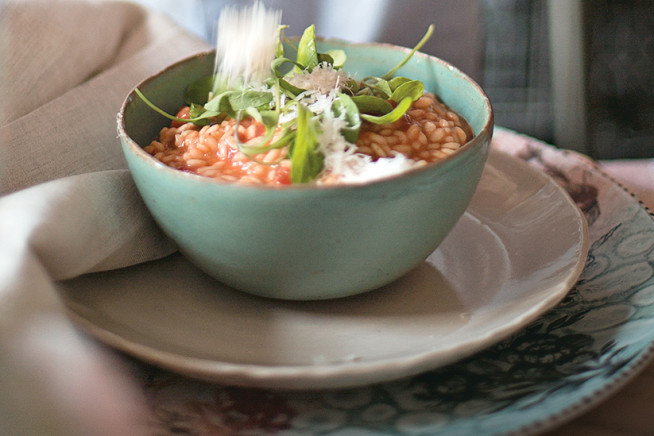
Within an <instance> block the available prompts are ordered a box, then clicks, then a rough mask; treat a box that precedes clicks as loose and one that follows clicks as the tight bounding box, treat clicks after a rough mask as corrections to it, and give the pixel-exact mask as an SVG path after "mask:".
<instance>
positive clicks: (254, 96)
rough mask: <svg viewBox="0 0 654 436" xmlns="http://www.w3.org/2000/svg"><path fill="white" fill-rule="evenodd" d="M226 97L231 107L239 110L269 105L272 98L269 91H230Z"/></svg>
mask: <svg viewBox="0 0 654 436" xmlns="http://www.w3.org/2000/svg"><path fill="white" fill-rule="evenodd" d="M227 98H228V99H229V104H230V106H231V107H232V109H233V110H235V111H240V110H245V109H248V108H252V107H253V108H259V107H261V106H264V105H269V104H270V102H271V101H272V100H273V94H272V92H270V91H253V90H248V91H232V92H230V93H228V94H227Z"/></svg>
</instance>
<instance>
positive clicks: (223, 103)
mask: <svg viewBox="0 0 654 436" xmlns="http://www.w3.org/2000/svg"><path fill="white" fill-rule="evenodd" d="M284 29H285V26H280V27H279V29H278V31H277V35H276V38H277V41H276V46H275V54H276V58H275V59H274V60H273V62H272V63H271V75H270V78H269V79H267V80H266V81H265V82H264V83H263V84H250V83H242V82H243V81H242V80H241V81H240V82H238V81H237V82H236V83H234V82H233V81H230V82H229V83H230V85H229V86H228V85H227V83H228V81H227V79H226V78H224V77H221V76H219V75H217V74H215V75H213V76H208V77H204V78H202V79H199V80H197V81H195V82H193V83H191V84H189V86H188V87H187V89H186V92H185V95H184V101H185V103H186V104H188V105H189V108H190V110H189V119H183V118H179V117H177V116H175V115H171V114H168V113H166V112H165V111H163V110H162V109H160V108H158V107H157V106H156V105H155V104H153V103H152V102H151V101H149V100H148V99H147V98H146V97H145V96H144V95H143V93H141V91H140V90H138V89H136V90H135V92H136V94H137V95H138V96H139V97H140V98H141V99H142V100H143V101H144V102H145V103H146V104H147V105H148V106H149V107H151V108H152V109H153V110H154V111H156V112H157V113H159V114H161V115H163V116H165V117H167V118H169V119H171V120H174V121H178V122H191V123H194V124H197V125H206V124H209V123H211V122H220V121H222V120H223V119H224V118H225V117H230V118H233V119H235V120H236V121H237V123H239V122H240V120H242V119H243V118H244V117H248V116H249V117H252V118H253V119H255V120H256V121H258V122H260V123H262V124H263V125H264V126H265V128H266V133H265V134H264V135H263V136H262V137H261V138H259V139H258V140H257V141H255V143H252V142H248V143H242V142H240V141H239V138H238V135H236V134H235V139H236V143H237V144H238V147H239V150H240V151H241V152H243V153H244V154H246V155H247V156H249V157H250V158H251V159H253V160H256V158H255V156H256V155H257V154H260V153H264V152H266V151H268V150H270V149H273V148H281V147H288V156H285V157H283V158H290V159H291V182H292V183H307V182H311V181H312V180H315V178H316V177H318V175H319V174H320V173H321V171H322V170H323V161H324V156H323V155H322V152H321V150H320V135H321V132H322V129H321V125H322V123H323V122H326V120H328V119H333V118H338V119H341V120H342V121H343V124H344V127H342V128H341V130H340V132H341V134H342V135H343V138H345V140H346V141H348V142H350V143H352V144H354V143H356V141H357V138H358V135H359V129H360V127H361V121H362V120H365V121H368V122H370V123H375V124H389V123H393V122H395V121H397V120H399V119H400V118H401V117H402V116H403V115H404V114H405V113H406V111H407V110H408V109H409V108H410V107H411V104H412V103H413V102H414V101H415V100H417V99H419V98H420V97H421V96H422V94H423V92H424V85H423V84H422V82H420V81H418V80H411V79H408V78H406V77H401V76H397V77H396V76H395V74H396V73H397V71H398V70H399V69H400V68H402V66H404V65H405V64H406V63H407V62H408V61H409V59H410V58H411V57H412V56H413V55H414V54H415V53H416V52H417V51H418V50H419V49H420V48H421V47H422V46H423V45H424V44H425V43H426V42H427V40H428V39H429V38H430V37H431V35H432V33H433V26H429V28H428V29H427V33H426V34H425V35H424V36H423V38H422V39H421V40H420V41H419V42H418V44H417V45H416V46H415V47H414V48H413V50H411V52H410V53H409V54H408V55H407V56H406V57H405V58H404V59H403V60H402V61H401V62H399V63H398V64H397V65H395V66H394V67H393V68H391V69H390V70H389V71H388V72H387V73H386V74H384V75H382V76H380V77H367V78H364V79H362V80H355V79H354V78H352V77H349V78H347V80H346V84H345V86H344V87H343V88H342V89H341V91H340V92H339V93H337V94H336V96H335V97H334V98H333V100H331V106H330V109H329V111H328V112H320V111H319V112H316V113H314V112H312V111H311V110H310V109H309V107H308V106H307V104H305V103H304V102H303V98H304V97H305V96H306V95H307V93H310V91H308V90H306V89H303V88H300V87H298V86H296V85H294V84H293V83H292V82H293V77H294V76H295V75H298V74H310V73H311V72H312V71H313V70H314V69H316V68H331V69H333V70H339V69H341V68H342V67H343V65H344V64H345V62H346V59H347V56H346V54H345V52H344V51H343V50H329V51H327V52H325V53H322V52H319V51H318V47H317V44H316V36H315V27H314V26H313V25H311V26H309V27H307V28H306V29H305V30H304V32H303V34H302V36H301V38H300V40H299V42H298V45H297V47H295V46H293V44H292V43H291V42H290V41H289V40H288V39H287V38H286V36H285V35H284V32H283V30H284ZM282 40H285V41H287V42H288V43H289V45H290V47H291V48H293V49H294V50H295V51H296V56H295V59H294V60H293V59H290V58H288V57H286V56H285V53H284V46H283V44H282ZM281 120H285V121H281ZM261 163H263V162H261ZM274 163H277V162H273V163H272V164H274Z"/></svg>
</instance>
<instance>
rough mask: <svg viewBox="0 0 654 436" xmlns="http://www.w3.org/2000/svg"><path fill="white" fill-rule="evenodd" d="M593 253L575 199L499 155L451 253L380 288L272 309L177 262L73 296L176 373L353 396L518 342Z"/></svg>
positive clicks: (88, 318) (126, 345) (89, 284)
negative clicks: (515, 336)
mask: <svg viewBox="0 0 654 436" xmlns="http://www.w3.org/2000/svg"><path fill="white" fill-rule="evenodd" d="M587 248H588V247H587V229H586V222H585V220H584V218H583V216H582V215H581V213H580V211H579V209H578V208H577V207H576V206H575V205H574V203H573V202H572V201H571V200H570V198H569V197H568V196H567V194H566V193H565V191H564V190H563V189H562V188H561V187H560V186H558V185H557V184H556V183H554V182H553V181H552V179H550V178H549V177H546V176H544V175H543V174H542V173H540V172H538V171H536V170H534V169H532V168H530V167H529V166H528V165H526V164H525V163H523V162H521V161H519V160H517V159H515V158H513V157H510V156H508V155H506V154H502V153H497V152H495V153H493V154H492V155H491V156H490V158H489V161H488V165H487V167H486V169H485V171H484V175H483V177H482V181H481V183H480V187H479V189H478V191H477V192H476V194H475V197H474V199H473V201H472V203H471V205H470V207H469V209H468V211H467V212H466V213H465V215H464V216H463V218H462V219H461V220H460V222H459V223H458V224H457V226H456V227H455V229H454V230H453V232H452V233H451V234H450V235H449V236H448V237H447V238H446V240H445V241H444V243H443V244H442V245H441V246H440V247H439V249H437V250H436V251H435V252H434V253H433V254H432V255H431V256H430V257H429V258H428V259H427V260H426V261H425V262H424V263H423V264H422V265H420V266H419V267H418V268H416V269H415V270H414V271H412V272H411V273H409V274H408V275H406V276H405V277H403V278H401V279H400V280H398V281H396V282H394V283H392V284H391V285H389V286H386V287H384V288H382V289H379V290H375V291H372V292H369V293H366V294H363V295H360V296H357V297H352V298H346V299H340V300H332V301H322V302H288V301H275V300H269V299H263V298H258V297H253V296H249V295H246V294H243V293H240V292H237V291H234V290H231V289H229V288H227V287H226V286H223V285H221V284H220V283H218V282H216V281H214V280H212V279H210V278H209V277H208V276H206V275H204V274H202V273H200V272H199V271H198V270H197V269H195V268H194V267H192V266H191V265H190V264H189V263H188V262H187V261H185V259H184V258H182V257H181V256H178V255H175V256H171V257H168V258H166V259H163V260H160V261H157V262H151V263H147V264H144V265H139V266H135V267H132V268H127V269H124V270H119V271H113V272H109V273H102V274H94V275H89V276H85V277H82V278H78V279H75V280H72V281H69V282H66V283H64V284H62V292H63V295H64V296H65V301H66V303H67V305H68V307H69V309H70V311H71V314H72V316H73V317H74V319H75V320H76V321H78V322H79V324H80V325H81V326H82V327H84V328H85V329H86V330H88V331H89V332H90V333H91V334H92V335H94V336H96V337H97V338H99V339H100V340H101V341H104V342H106V343H108V344H110V345H112V346H114V347H116V348H118V349H121V350H124V351H126V352H128V353H130V354H133V355H134V356H137V357H139V358H141V359H143V360H145V361H148V362H151V363H155V364H157V365H160V366H162V367H165V368H169V369H172V370H174V371H176V372H180V373H184V374H187V375H191V376H193V377H198V378H202V379H208V380H214V381H219V382H224V383H227V384H236V385H241V386H256V387H274V388H325V387H330V388H333V387H346V386H348V387H349V386H356V385H364V384H369V383H373V382H379V381H384V380H390V379H397V378H401V377H406V376H410V375H414V374H417V373H420V372H423V371H426V370H429V369H433V368H436V367H440V366H443V365H446V364H448V363H452V362H454V361H457V360H459V359H461V358H463V357H466V356H469V355H471V354H472V353H474V352H476V351H479V350H481V349H483V348H486V347H488V346H490V345H492V344H494V343H496V342H498V341H500V340H501V339H504V338H506V337H507V336H508V335H510V334H511V333H514V332H516V331H517V330H519V329H520V328H522V327H524V326H525V325H527V324H528V323H530V322H532V321H534V320H535V319H536V318H537V317H538V316H539V315H541V314H542V313H543V312H545V311H547V310H548V309H551V308H552V307H553V306H555V305H556V304H557V303H558V302H559V301H561V299H562V298H563V297H564V296H565V294H566V293H567V292H568V291H569V289H570V288H571V287H572V285H573V284H574V283H575V281H576V280H577V278H578V276H579V274H580V272H581V270H582V268H583V266H584V261H585V259H586V254H587Z"/></svg>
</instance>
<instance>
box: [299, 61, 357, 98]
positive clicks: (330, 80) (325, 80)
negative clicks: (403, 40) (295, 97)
mask: <svg viewBox="0 0 654 436" xmlns="http://www.w3.org/2000/svg"><path fill="white" fill-rule="evenodd" d="M347 79H348V75H347V74H346V73H345V72H344V71H343V70H335V69H334V67H333V66H331V65H330V64H328V63H327V62H323V63H321V64H319V65H318V66H317V67H315V68H314V69H313V70H311V72H309V71H303V72H302V73H300V74H296V75H295V76H293V77H291V79H290V80H289V82H290V83H291V84H292V85H293V86H297V87H298V88H302V89H310V90H314V91H318V92H320V93H322V94H328V93H329V92H330V91H332V90H337V91H340V90H341V89H343V87H344V86H345V83H346V82H347Z"/></svg>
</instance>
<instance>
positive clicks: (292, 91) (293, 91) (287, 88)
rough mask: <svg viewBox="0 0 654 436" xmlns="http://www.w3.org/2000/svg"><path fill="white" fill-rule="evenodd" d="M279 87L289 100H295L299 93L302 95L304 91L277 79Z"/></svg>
mask: <svg viewBox="0 0 654 436" xmlns="http://www.w3.org/2000/svg"><path fill="white" fill-rule="evenodd" d="M279 86H280V87H281V88H282V91H284V93H285V94H286V95H288V96H289V97H291V98H295V97H297V96H298V95H300V94H301V93H303V92H304V91H306V90H305V89H302V88H298V87H297V86H295V85H291V83H290V82H288V81H287V80H284V79H281V78H280V79H279Z"/></svg>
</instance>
